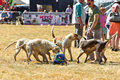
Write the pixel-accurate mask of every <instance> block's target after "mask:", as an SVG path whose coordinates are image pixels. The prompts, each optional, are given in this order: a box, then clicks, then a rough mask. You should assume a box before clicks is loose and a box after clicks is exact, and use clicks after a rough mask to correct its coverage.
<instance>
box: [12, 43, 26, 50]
mask: <svg viewBox="0 0 120 80" xmlns="http://www.w3.org/2000/svg"><path fill="white" fill-rule="evenodd" d="M24 45H26V43H24V44H22V45H21V46H19V47H17V48H14V49H12V50H16V49H19V48H21V47H23V46H24Z"/></svg>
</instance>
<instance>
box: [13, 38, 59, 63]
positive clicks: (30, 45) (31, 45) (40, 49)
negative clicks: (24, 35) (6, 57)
mask: <svg viewBox="0 0 120 80" xmlns="http://www.w3.org/2000/svg"><path fill="white" fill-rule="evenodd" d="M24 45H26V50H27V53H28V57H27V63H28V64H29V58H30V56H31V54H32V52H33V51H34V53H35V54H36V55H38V54H39V53H41V54H42V55H43V58H44V59H46V62H47V63H49V62H48V60H47V57H46V54H47V53H48V52H49V51H50V50H52V51H53V53H59V52H60V48H59V47H58V46H57V45H56V44H54V43H52V42H50V41H48V40H42V39H33V40H30V41H28V42H27V43H25V44H23V45H22V46H24ZM22 46H20V47H22ZM20 47H18V48H20ZM18 48H15V49H18Z"/></svg>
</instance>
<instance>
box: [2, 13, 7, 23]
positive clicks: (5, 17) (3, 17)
mask: <svg viewBox="0 0 120 80" xmlns="http://www.w3.org/2000/svg"><path fill="white" fill-rule="evenodd" d="M1 17H2V21H3V22H4V21H5V22H7V21H8V15H7V12H5V11H3V12H2V14H1Z"/></svg>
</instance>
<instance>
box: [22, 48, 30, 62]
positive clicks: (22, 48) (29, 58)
mask: <svg viewBox="0 0 120 80" xmlns="http://www.w3.org/2000/svg"><path fill="white" fill-rule="evenodd" d="M22 49H23V50H24V51H25V53H26V56H27V57H28V53H27V51H26V49H25V48H22ZM29 61H31V59H30V58H29Z"/></svg>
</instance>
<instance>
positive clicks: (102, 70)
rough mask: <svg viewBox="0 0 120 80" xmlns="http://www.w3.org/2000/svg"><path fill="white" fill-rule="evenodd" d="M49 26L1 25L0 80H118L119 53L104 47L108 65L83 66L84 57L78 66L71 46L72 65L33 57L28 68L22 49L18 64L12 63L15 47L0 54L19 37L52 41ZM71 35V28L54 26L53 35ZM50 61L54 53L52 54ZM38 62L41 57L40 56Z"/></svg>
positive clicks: (76, 51)
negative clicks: (47, 61) (47, 62)
mask: <svg viewBox="0 0 120 80" xmlns="http://www.w3.org/2000/svg"><path fill="white" fill-rule="evenodd" d="M51 28H52V26H38V25H36V26H33V25H24V26H21V25H19V26H15V25H6V24H3V25H0V80H120V52H119V51H118V52H112V51H111V50H110V47H109V46H108V47H107V50H106V51H105V55H106V57H107V59H108V60H107V63H106V64H104V65H99V64H98V63H95V62H94V61H89V62H87V63H84V59H85V56H86V55H85V54H84V55H83V56H82V57H81V58H80V63H79V64H77V60H76V58H77V56H78V55H79V53H80V51H79V49H78V48H74V46H73V45H74V43H72V55H73V60H74V61H73V62H70V61H68V65H63V66H61V65H52V60H49V62H50V63H49V64H46V62H43V63H40V62H37V61H36V60H35V59H34V58H33V56H31V59H32V61H31V62H30V64H29V65H28V64H27V62H26V54H25V52H24V51H23V50H21V52H20V53H19V54H18V55H17V61H16V62H15V61H14V54H15V51H12V49H13V48H15V45H12V46H11V47H9V48H8V49H7V50H6V51H5V52H3V53H2V51H3V49H4V48H5V47H6V46H7V45H8V44H9V43H11V42H13V41H16V40H18V39H20V38H30V39H35V38H40V39H47V40H49V41H51V42H52V39H53V38H52V36H51ZM72 32H74V27H73V26H55V27H54V33H55V35H56V36H59V35H61V36H65V35H67V34H69V33H72ZM51 57H52V58H53V53H52V52H51ZM66 57H67V59H68V60H69V59H70V57H69V53H68V51H67V50H66ZM39 58H40V60H42V57H41V56H39Z"/></svg>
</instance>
